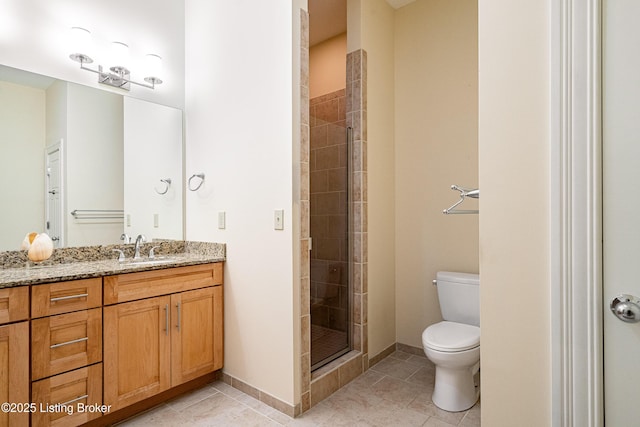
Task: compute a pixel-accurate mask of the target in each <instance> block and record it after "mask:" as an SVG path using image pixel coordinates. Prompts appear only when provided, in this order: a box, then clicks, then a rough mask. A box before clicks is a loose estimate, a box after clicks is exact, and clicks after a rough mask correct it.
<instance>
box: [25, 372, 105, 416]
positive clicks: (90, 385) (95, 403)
mask: <svg viewBox="0 0 640 427" xmlns="http://www.w3.org/2000/svg"><path fill="white" fill-rule="evenodd" d="M31 394H32V396H33V399H32V400H31V401H32V402H33V403H34V404H35V405H36V408H37V410H36V411H35V412H34V413H33V414H32V415H31V417H32V418H31V421H32V422H31V424H32V425H33V426H34V427H36V426H53V427H67V426H69V427H72V426H78V425H80V424H84V423H86V422H88V421H90V420H92V419H94V418H98V417H100V416H101V415H102V413H101V412H98V411H97V410H96V409H98V407H99V406H100V405H101V404H102V364H101V363H97V364H95V365H91V366H88V367H86V368H80V369H76V370H75V371H71V372H67V373H64V374H60V375H56V376H54V377H50V378H47V379H44V380H40V381H36V382H34V383H33V386H32V391H31ZM87 408H95V409H89V410H88V409H87Z"/></svg>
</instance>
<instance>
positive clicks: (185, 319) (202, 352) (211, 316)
mask: <svg viewBox="0 0 640 427" xmlns="http://www.w3.org/2000/svg"><path fill="white" fill-rule="evenodd" d="M171 307H172V314H171V329H172V330H171V359H172V360H171V365H172V369H171V372H172V381H171V386H172V387H175V386H177V385H178V384H182V383H184V382H187V381H189V380H192V379H194V378H198V377H200V376H202V375H204V374H207V373H209V372H213V371H215V370H217V369H220V368H222V357H223V353H222V333H223V331H222V286H214V287H209V288H204V289H196V290H194V291H188V292H181V293H179V294H174V295H171Z"/></svg>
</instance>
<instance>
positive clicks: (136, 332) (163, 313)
mask: <svg viewBox="0 0 640 427" xmlns="http://www.w3.org/2000/svg"><path fill="white" fill-rule="evenodd" d="M169 303H170V298H169V296H163V297H156V298H149V299H144V300H139V301H133V302H127V303H123V304H116V305H112V306H109V307H105V308H104V312H103V313H104V317H103V324H104V356H103V363H104V403H105V404H106V405H113V406H112V407H111V410H112V411H115V410H117V409H120V408H123V407H125V406H128V405H131V404H132V403H135V402H138V401H140V400H143V399H146V398H147V397H151V396H153V395H155V394H158V393H160V392H162V391H164V390H167V389H168V388H170V386H171V384H170V382H171V375H170V374H171V364H170V363H171V362H170V357H171V354H170V352H171V346H170V345H171V339H170V334H171V330H170V329H171V326H170V319H169V317H170V312H169V311H170V307H169Z"/></svg>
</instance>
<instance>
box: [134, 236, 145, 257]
mask: <svg viewBox="0 0 640 427" xmlns="http://www.w3.org/2000/svg"><path fill="white" fill-rule="evenodd" d="M146 241H147V238H146V237H144V234H138V237H136V251H135V253H134V254H133V259H140V243H141V242H142V243H144V242H146Z"/></svg>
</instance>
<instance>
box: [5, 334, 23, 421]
mask: <svg viewBox="0 0 640 427" xmlns="http://www.w3.org/2000/svg"><path fill="white" fill-rule="evenodd" d="M5 402H9V403H15V404H20V403H28V402H29V322H20V323H14V324H11V325H7V326H1V327H0V403H5ZM14 409H16V411H15V412H11V411H0V426H16V427H19V426H25V427H27V426H28V425H29V412H28V411H20V410H18V409H19V408H17V407H16V408H14Z"/></svg>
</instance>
